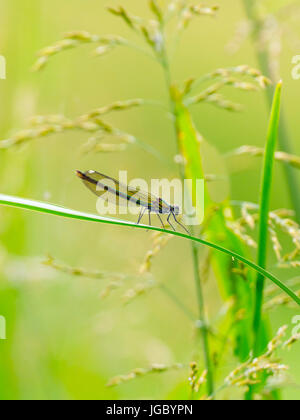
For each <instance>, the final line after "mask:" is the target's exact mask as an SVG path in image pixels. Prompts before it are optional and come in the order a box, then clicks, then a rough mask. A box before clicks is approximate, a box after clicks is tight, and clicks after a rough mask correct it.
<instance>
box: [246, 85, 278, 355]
mask: <svg viewBox="0 0 300 420" xmlns="http://www.w3.org/2000/svg"><path fill="white" fill-rule="evenodd" d="M281 90H282V82H279V83H278V85H277V87H276V91H275V95H274V101H273V107H272V111H271V117H270V124H269V131H268V138H267V145H266V152H265V160H264V168H263V177H262V185H261V198H260V216H259V242H258V265H259V266H260V267H263V268H265V267H266V262H267V247H268V220H269V207H270V199H271V189H272V177H273V166H274V156H275V150H276V143H277V138H278V126H279V118H280V104H281ZM264 283H265V279H264V277H263V276H262V275H261V274H259V275H258V276H257V280H256V297H255V310H254V322H253V329H254V336H255V342H254V354H255V355H259V354H260V351H261V350H263V349H262V348H261V343H260V327H261V317H262V305H263V292H264Z"/></svg>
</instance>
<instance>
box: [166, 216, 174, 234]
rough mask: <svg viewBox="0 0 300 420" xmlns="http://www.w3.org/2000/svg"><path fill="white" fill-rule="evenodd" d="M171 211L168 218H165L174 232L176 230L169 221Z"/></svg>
mask: <svg viewBox="0 0 300 420" xmlns="http://www.w3.org/2000/svg"><path fill="white" fill-rule="evenodd" d="M171 215H172V213H170V214H169V216H168V218H167V223H168V224H169V225H170V226H171V228H172V229H173V230H174V232H176V229H175V228H174V226H173V225H172V223H171V220H170V217H171Z"/></svg>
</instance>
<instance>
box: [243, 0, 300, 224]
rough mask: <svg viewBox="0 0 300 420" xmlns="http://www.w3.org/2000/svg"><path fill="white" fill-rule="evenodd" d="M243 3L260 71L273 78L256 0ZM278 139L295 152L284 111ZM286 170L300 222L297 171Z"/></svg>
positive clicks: (269, 94)
mask: <svg viewBox="0 0 300 420" xmlns="http://www.w3.org/2000/svg"><path fill="white" fill-rule="evenodd" d="M243 3H244V7H245V11H246V15H247V17H248V19H249V20H250V21H251V22H252V24H253V25H254V28H253V40H254V42H255V44H256V47H255V50H256V56H257V61H258V64H259V67H260V70H261V71H262V73H263V74H264V75H265V76H268V77H270V78H271V71H270V65H269V58H268V53H267V51H266V50H264V49H261V48H260V47H259V35H260V32H261V29H262V28H261V26H262V22H261V20H260V19H259V16H258V15H257V12H256V9H255V7H256V4H255V3H256V2H255V1H254V0H243ZM266 96H267V101H268V104H269V106H270V108H271V106H272V101H273V92H272V89H271V88H267V89H266ZM278 138H279V144H280V148H281V149H282V151H283V152H286V153H289V154H293V150H292V146H291V139H290V136H289V133H288V129H287V123H286V118H285V116H284V113H283V111H281V119H280V127H279V136H278ZM284 169H285V176H286V180H287V185H288V189H289V195H290V199H291V203H292V205H293V207H294V209H295V211H296V217H297V221H298V222H300V198H299V195H297V194H295V191H299V190H300V184H299V181H298V179H297V177H296V176H297V175H296V173H295V170H294V169H293V168H291V167H290V165H288V164H287V163H285V164H284Z"/></svg>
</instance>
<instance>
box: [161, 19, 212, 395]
mask: <svg viewBox="0 0 300 420" xmlns="http://www.w3.org/2000/svg"><path fill="white" fill-rule="evenodd" d="M161 32H162V33H163V34H164V28H163V24H162V25H161ZM163 45H164V47H163V52H162V57H161V64H162V67H163V69H164V76H165V80H166V86H167V89H168V92H169V101H170V108H171V112H172V115H173V116H174V129H175V133H176V139H177V141H176V144H177V149H178V150H179V140H178V136H177V125H178V124H177V121H176V112H175V110H176V103H175V102H174V98H173V96H172V78H171V72H170V64H169V59H168V54H167V51H166V47H165V45H166V42H165V37H164V43H163ZM180 176H181V180H182V181H183V180H184V173H183V171H182V170H181V169H180ZM203 177H204V174H203ZM191 249H192V256H193V267H194V279H195V287H196V292H197V302H198V311H199V321H200V323H201V325H202V328H201V337H202V346H203V354H204V361H205V368H206V371H207V393H208V395H211V394H213V392H214V375H213V367H212V363H211V360H210V346H209V336H208V330H207V324H208V322H207V319H206V314H205V302H204V294H203V286H202V281H201V276H200V271H199V252H198V247H197V245H196V244H195V243H194V242H192V244H191Z"/></svg>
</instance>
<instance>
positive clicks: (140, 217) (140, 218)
mask: <svg viewBox="0 0 300 420" xmlns="http://www.w3.org/2000/svg"><path fill="white" fill-rule="evenodd" d="M145 211H146V209H145V208H142V210H141V212H140V215H139V219H138V221H137V225H139V224H140V221H141V220H142V217H143V216H144V214H145Z"/></svg>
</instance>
